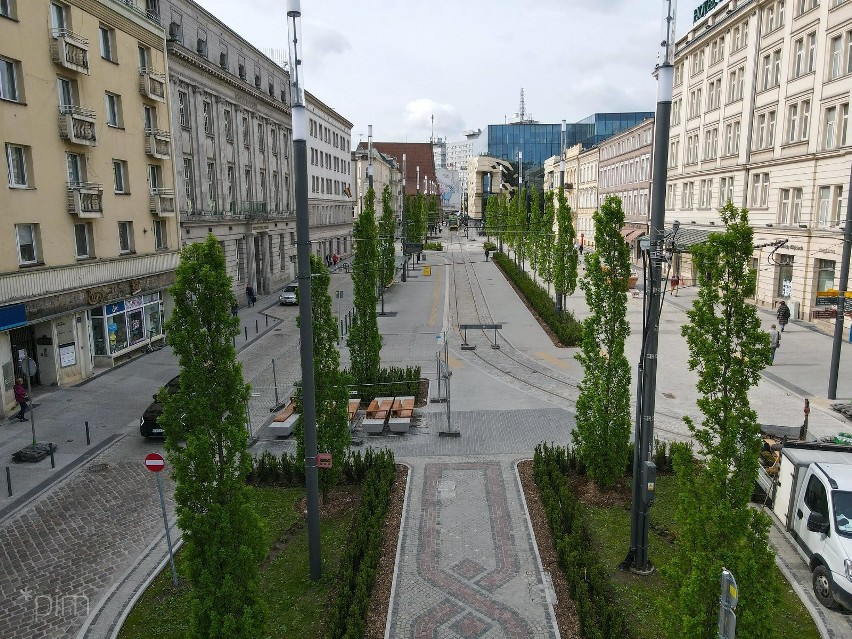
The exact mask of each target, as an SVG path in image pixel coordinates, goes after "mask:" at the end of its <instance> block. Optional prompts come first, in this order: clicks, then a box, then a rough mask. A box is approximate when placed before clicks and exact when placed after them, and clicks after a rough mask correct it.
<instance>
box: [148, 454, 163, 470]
mask: <svg viewBox="0 0 852 639" xmlns="http://www.w3.org/2000/svg"><path fill="white" fill-rule="evenodd" d="M165 467H166V460H164V459H163V456H162V455H160V454H159V453H149V454H148V455H146V456H145V468H147V469H148V470H150V471H151V472H152V473H159V472H160V471H161V470H163V468H165Z"/></svg>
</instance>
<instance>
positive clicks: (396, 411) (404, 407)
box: [391, 397, 414, 417]
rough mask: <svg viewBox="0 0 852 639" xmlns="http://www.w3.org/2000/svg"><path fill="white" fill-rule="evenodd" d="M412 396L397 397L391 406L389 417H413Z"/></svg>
mask: <svg viewBox="0 0 852 639" xmlns="http://www.w3.org/2000/svg"><path fill="white" fill-rule="evenodd" d="M413 416H414V397H397V398H396V399H395V400H394V402H393V408H391V417H413Z"/></svg>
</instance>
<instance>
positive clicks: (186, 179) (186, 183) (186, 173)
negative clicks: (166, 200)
mask: <svg viewBox="0 0 852 639" xmlns="http://www.w3.org/2000/svg"><path fill="white" fill-rule="evenodd" d="M183 192H184V195H185V196H186V208H187V210H188V211H192V210H193V204H192V200H193V197H192V195H193V188H192V160H191V159H189V158H184V159H183Z"/></svg>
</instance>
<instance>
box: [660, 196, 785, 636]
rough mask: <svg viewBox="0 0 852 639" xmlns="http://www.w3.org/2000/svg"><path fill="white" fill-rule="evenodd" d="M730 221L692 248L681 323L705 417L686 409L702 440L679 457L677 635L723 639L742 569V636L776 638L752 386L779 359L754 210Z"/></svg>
mask: <svg viewBox="0 0 852 639" xmlns="http://www.w3.org/2000/svg"><path fill="white" fill-rule="evenodd" d="M720 215H721V218H722V222H723V223H724V224H725V226H726V228H725V230H724V232H722V233H713V234H711V235H710V237H709V239H708V240H707V242H706V243H705V244H702V245H696V246H695V247H694V248H693V250H692V256H693V263H694V264H695V270H696V272H697V273H698V275H699V277H698V282H699V289H698V297H697V299H696V300H695V302H693V305H692V309H691V310H689V311H687V315H688V317H689V320H690V323H689V324H687V325H685V326H684V327H683V329H682V332H683V336H684V337H685V338H686V342H687V344H688V345H689V354H690V356H689V367H690V369H692V370H695V371H697V372H698V392H699V394H700V397H699V399H698V407H699V409H700V410H701V412H702V414H703V415H704V417H703V419H702V421H701V423H700V424H698V423H696V422H695V421H694V420H692V419H690V418H688V417H685V418H684V420H685V421H686V423H687V425H688V426H689V430H690V432H691V433H692V437H693V439H694V440H695V442H696V443H697V444H698V450H697V453H698V456H699V459H700V460H701V461H698V462H696V461H694V460H693V459H692V455H691V454H690V452H689V451H682V452H681V453H680V455H679V456H678V457H677V458H676V459H675V470H676V473H677V482H678V486H679V490H678V507H677V515H676V517H677V524H678V530H679V533H678V536H677V539H676V543H675V555H674V561H673V562H672V571H673V574H675V575H677V583H678V584H679V593H678V595H679V600H678V604H679V607H678V609H677V611H676V612H675V613H674V614H673V615H672V616H671V619H672V627H671V628H670V633H671V636H673V637H679V638H680V637H684V638H686V639H699V638H706V639H711V637H716V630H715V628H716V616H717V614H718V610H719V575H720V573H721V570H722V567H723V566H724V567H726V568H728V570H730V571H731V572H733V574H734V576H735V577H736V579H737V582H738V584H739V586H740V589H739V590H740V592H739V595H740V603H739V606H738V607H737V634H738V635H742V636H743V637H753V638H755V639H761V638H769V637H770V636H771V635H772V629H771V626H770V625H769V624H767V623H766V620H767V619H768V618H769V617H771V616H772V615H774V614H777V603H778V600H779V592H778V586H777V582H776V580H775V569H774V557H773V553H772V551H771V550H770V547H769V539H768V535H769V526H770V522H769V519H768V518H767V517H766V515H764V514H763V513H762V512H759V511H757V510H753V509H751V508H749V507H748V503H749V500H750V497H751V494H752V487H753V486H754V481H755V478H756V477H757V464H758V456H759V454H760V449H761V439H760V427H759V425H758V423H757V414H756V413H755V412H754V411H753V410H752V409H751V405H750V402H749V389H751V388H752V387H753V386H756V385H757V383H758V381H759V380H760V371H761V370H763V368H764V367H766V366H767V365H768V364H769V362H770V350H769V336H768V335H767V334H766V333H765V332H763V331H762V330H761V328H760V320H759V319H758V317H757V310H756V309H755V307H754V306H753V305H751V304H749V303H748V300H749V299H750V298H751V297H753V296H754V292H755V283H756V276H755V273H754V271H752V270H751V268H750V266H751V259H752V254H753V252H754V249H753V244H752V242H753V234H754V232H753V230H752V228H751V226H749V223H748V212H747V211H746V210H745V209H738V208H736V207H735V206H734V205H733V204H732V203H731V202H728V204H726V205H725V207H724V208H723V209H722V210H721V211H720Z"/></svg>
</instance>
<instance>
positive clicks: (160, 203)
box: [150, 189, 175, 217]
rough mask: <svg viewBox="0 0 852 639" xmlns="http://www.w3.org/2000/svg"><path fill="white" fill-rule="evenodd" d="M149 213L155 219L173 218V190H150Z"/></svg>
mask: <svg viewBox="0 0 852 639" xmlns="http://www.w3.org/2000/svg"><path fill="white" fill-rule="evenodd" d="M150 210H151V213H153V214H154V215H156V216H157V217H174V216H175V192H174V189H151V206H150Z"/></svg>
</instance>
